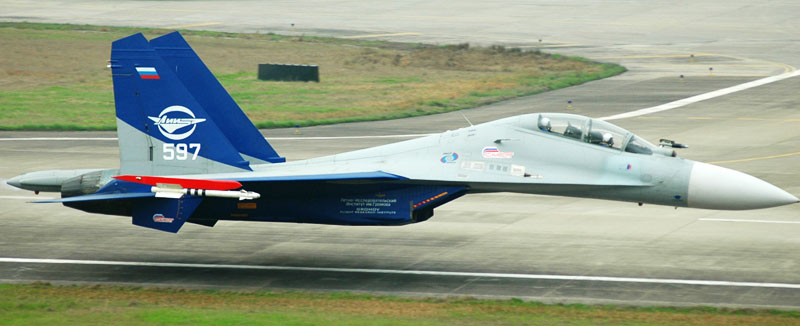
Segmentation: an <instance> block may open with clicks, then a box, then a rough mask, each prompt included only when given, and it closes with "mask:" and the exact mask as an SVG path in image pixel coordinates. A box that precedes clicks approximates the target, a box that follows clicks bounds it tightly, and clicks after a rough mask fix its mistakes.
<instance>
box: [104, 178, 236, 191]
mask: <svg viewBox="0 0 800 326" xmlns="http://www.w3.org/2000/svg"><path fill="white" fill-rule="evenodd" d="M114 179H117V180H122V181H128V182H136V183H141V184H146V185H151V186H157V185H158V184H159V183H166V184H173V185H180V186H181V187H183V188H192V189H205V190H231V189H238V188H241V187H242V184H241V183H239V182H238V181H233V180H202V179H181V178H164V177H149V176H138V175H120V176H116V177H114Z"/></svg>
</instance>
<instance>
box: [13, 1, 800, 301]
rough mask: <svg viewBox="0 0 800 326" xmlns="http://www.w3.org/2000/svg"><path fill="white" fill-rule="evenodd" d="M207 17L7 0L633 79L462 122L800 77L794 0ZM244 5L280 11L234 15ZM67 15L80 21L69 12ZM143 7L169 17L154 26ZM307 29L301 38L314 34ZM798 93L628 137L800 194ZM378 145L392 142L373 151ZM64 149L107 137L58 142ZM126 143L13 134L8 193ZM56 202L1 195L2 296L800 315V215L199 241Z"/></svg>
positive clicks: (448, 225)
mask: <svg viewBox="0 0 800 326" xmlns="http://www.w3.org/2000/svg"><path fill="white" fill-rule="evenodd" d="M192 4H193V5H192V10H189V9H187V8H189V7H188V6H186V2H174V3H173V2H166V3H164V2H156V3H151V2H134V1H131V2H127V1H121V2H115V3H114V5H111V4H106V3H97V2H82V1H50V2H27V1H9V2H4V3H0V9H2V12H3V15H0V19H2V20H30V21H47V22H75V23H96V24H120V25H138V26H159V27H163V26H165V25H164V24H163V20H161V21H159V17H160V15H161V14H160V13H159V11H158V10H157V9H159V8H162V9H164V8H165V9H166V10H163V11H164V12H166V11H169V12H171V14H170V15H171V17H172V19H173V21H175V22H174V24H175V25H177V24H184V25H191V24H204V23H206V24H207V23H210V22H218V23H219V24H210V25H202V26H200V25H198V26H197V27H196V28H201V29H220V30H231V31H250V30H260V31H267V30H269V31H276V32H279V31H285V32H288V33H318V34H326V35H336V36H364V35H367V37H370V36H369V35H375V34H382V35H384V36H375V37H377V38H399V39H403V40H413V41H427V42H474V43H501V44H507V45H517V46H523V47H531V48H534V47H542V49H549V50H552V51H557V52H562V53H568V54H579V55H583V56H587V57H590V58H595V59H598V60H605V61H613V62H619V63H622V64H623V65H625V66H626V67H628V68H629V69H630V72H628V73H626V74H623V75H621V76H619V77H614V78H610V79H606V80H602V81H596V82H591V83H587V84H584V85H580V86H576V87H571V88H568V89H563V90H558V91H554V92H549V93H545V94H540V95H536V96H531V97H526V98H520V99H515V100H511V101H506V102H502V103H496V104H493V105H489V106H485V107H481V108H476V109H472V110H467V111H463V112H462V113H463V114H464V115H466V116H467V117H468V118H469V119H470V120H471V121H472V122H473V123H480V122H485V121H490V120H493V119H497V118H502V117H506V116H510V115H514V114H521V113H530V112H572V113H577V114H583V115H588V116H592V117H605V116H611V115H615V114H619V113H624V112H631V111H635V110H639V109H643V108H649V107H655V106H658V105H661V104H664V103H669V102H673V101H677V100H681V99H685V98H690V97H692V96H696V95H700V94H706V93H708V92H712V91H715V90H719V89H724V88H728V87H731V86H736V85H741V84H744V83H747V82H750V81H753V80H759V79H761V78H764V77H766V76H773V75H780V74H784V73H791V72H793V71H795V69H794V67H793V66H794V65H799V64H800V61H798V60H800V59H798V57H796V56H795V55H794V54H795V53H798V49H800V42H799V41H797V40H795V39H793V37H794V36H792V35H793V34H792V33H790V31H796V30H798V29H800V26H798V24H800V23H798V21H800V20H798V19H796V18H798V17H797V16H799V15H800V14H798V13H797V12H798V11H796V10H788V9H791V8H793V7H796V4H794V3H792V2H789V1H787V2H771V3H769V4H750V3H748V4H744V3H742V4H736V3H733V4H731V3H729V2H722V1H720V2H714V1H711V2H705V3H703V4H693V5H687V6H685V7H681V4H652V3H647V4H630V3H627V2H626V3H614V2H612V3H607V4H606V5H604V6H600V5H592V10H591V12H592V15H591V16H587V15H585V14H574V15H572V14H571V13H572V12H573V11H571V10H584V11H585V9H586V8H581V5H582V4H583V3H582V2H580V1H567V2H558V3H553V4H550V7H545V6H544V5H541V4H540V5H532V6H526V5H524V4H515V3H509V4H507V5H506V4H502V3H501V4H497V3H493V4H492V8H484V6H486V5H482V4H479V3H478V2H474V3H472V2H466V3H464V4H463V5H460V6H457V7H456V8H447V10H445V9H446V8H441V6H443V5H441V4H436V3H418V4H416V5H413V6H411V5H401V4H393V3H385V4H383V8H384V10H383V11H381V12H375V10H374V9H372V8H369V9H368V8H359V6H358V5H356V4H355V3H353V4H351V5H346V4H345V5H343V4H342V3H337V4H336V5H333V4H328V3H325V2H322V3H319V4H318V6H316V7H315V8H318V10H316V12H312V13H308V12H302V15H301V14H300V12H301V11H299V9H298V8H295V7H294V6H296V5H293V4H291V3H278V4H272V6H273V7H272V8H271V9H270V10H269V11H263V12H262V15H259V16H258V17H256V15H255V12H258V10H248V12H245V11H244V10H241V11H240V10H228V11H222V12H217V13H215V12H214V11H215V10H216V7H215V6H219V3H213V2H198V3H192ZM237 4H238V5H241V6H243V7H244V6H245V5H247V6H249V7H248V8H252V6H260V5H259V4H258V2H252V3H251V2H246V3H245V2H241V3H240V2H236V1H233V2H226V3H225V6H226V7H228V8H236V7H237ZM56 6H60V8H63V9H59V10H52V9H53V8H55V7H56ZM372 7H376V6H372ZM377 7H381V6H377ZM680 8H683V9H680ZM715 8H717V9H716V11H715V10H712V9H715ZM718 8H724V9H718ZM483 9H488V10H483ZM137 10H139V12H141V11H142V10H145V11H147V12H148V13H151V15H147V17H144V18H142V17H141V15H135V13H136V12H137ZM445 11H447V12H448V15H438V14H435V13H443V12H445ZM475 11H481V12H480V13H476V12H475ZM264 12H267V14H263V13H264ZM754 12H756V13H759V14H758V15H754V14H753V13H754ZM423 13H426V14H423ZM264 15H266V16H264ZM108 17H114V18H113V21H111V20H110V18H108ZM276 17H280V18H276ZM353 17H364V18H363V19H354V18H353ZM565 17H570V18H565ZM599 17H607V18H616V19H601V18H599ZM268 18H275V19H268ZM300 18H302V19H300ZM283 20H286V24H283ZM288 20H293V21H294V23H296V26H295V27H294V30H292V29H291V28H289V27H288ZM171 23H173V22H171ZM555 27H558V28H555ZM409 31H410V32H415V33H417V34H413V33H412V34H408V32H409ZM403 32H406V34H402V35H397V36H385V35H392V34H397V33H403ZM542 35H544V36H542ZM538 38H543V39H544V41H543V43H542V44H539V43H538V41H537V39H538ZM549 39H558V40H559V41H557V42H555V41H552V42H551V41H550V40H549ZM556 48H557V50H556ZM690 53H693V54H696V55H695V57H694V58H689V57H687V56H688V55H689V54H690ZM201 55H202V54H201ZM710 66H713V67H714V70H713V72H711V73H709V70H708V68H709V67H710ZM212 69H213V67H212ZM680 75H684V78H680V77H679V76H680ZM799 88H800V78H797V77H793V78H788V79H784V80H780V81H776V82H773V83H769V84H766V85H763V86H759V87H755V88H750V89H745V90H741V91H737V92H732V93H730V94H726V95H724V96H719V97H714V98H710V99H707V100H704V101H700V102H696V103H692V104H688V105H684V106H679V107H676V108H674V109H671V110H667V111H661V112H657V113H653V114H648V115H642V116H638V117H632V118H627V119H620V120H615V121H614V123H616V124H618V125H620V126H622V127H624V128H626V129H629V130H631V131H633V132H635V133H637V134H639V135H641V136H643V137H645V138H647V139H649V140H651V141H657V140H658V139H659V138H670V139H674V140H676V141H679V142H684V143H688V144H689V145H690V146H691V147H690V148H688V149H685V150H680V151H679V154H680V155H681V156H683V157H687V158H690V159H694V160H699V161H704V162H716V163H717V164H719V165H722V166H726V167H729V168H733V169H737V170H741V171H743V172H746V173H749V174H752V175H754V176H757V177H759V178H762V179H764V180H766V181H768V182H770V183H773V184H775V185H777V186H779V187H781V188H783V189H785V190H787V191H788V192H790V193H792V194H794V195H795V196H800V94H798V93H797V92H796V90H797V89H799ZM567 101H572V105H571V106H568V105H567ZM465 125H466V121H465V120H464V119H463V118H462V117H461V114H460V113H450V114H443V115H436V116H428V117H417V118H410V119H401V120H392V121H381V122H364V123H353V124H347V125H332V126H320V127H312V128H303V129H301V130H300V131H301V134H300V135H296V134H295V130H292V129H281V130H265V131H264V133H265V135H266V136H267V137H268V139H270V142H271V143H272V144H273V145H274V147H275V148H276V149H277V150H278V152H279V153H280V154H282V155H284V156H286V157H287V158H288V159H289V160H298V159H305V158H310V157H316V156H321V155H326V154H334V153H338V152H342V151H347V150H353V149H359V148H364V147H369V146H374V145H380V144H385V143H390V142H394V141H400V140H403V139H407V136H397V137H395V136H392V135H415V134H425V133H433V132H439V131H443V130H446V129H456V128H460V127H463V126H465ZM378 135H383V136H389V137H385V138H380V137H369V136H378ZM363 136H368V137H363ZM62 137H63V138H71V137H83V138H107V139H96V140H87V139H81V140H63V139H59V140H56V139H54V138H62ZM113 137H115V134H114V133H107V132H88V133H87V132H64V133H61V132H59V133H44V132H0V178H10V177H12V176H15V175H17V174H21V173H24V172H29V171H36V170H44V169H57V168H63V169H71V168H87V167H98V168H101V167H115V166H118V153H117V146H116V142H115V141H114V140H113ZM11 138H16V139H14V140H11ZM49 195H50V194H46V193H43V194H40V195H39V196H34V195H33V194H31V193H30V192H25V191H19V190H15V189H13V188H11V187H9V186H7V185H5V184H2V183H0V281H2V282H30V281H50V282H57V283H90V284H94V283H113V284H136V285H141V284H146V285H158V286H181V287H215V288H236V289H240V288H245V289H305V290H336V291H364V292H375V293H392V294H404V295H423V296H436V295H443V296H478V297H498V298H507V297H518V298H524V299H529V300H538V301H545V302H588V303H596V302H603V303H625V304H668V305H720V306H746V307H775V308H783V309H798V307H800V289H798V286H800V268H799V267H800V258H798V257H799V256H798V255H797V252H800V238H798V237H797V234H798V233H799V232H800V205H790V206H784V207H779V208H773V209H765V210H756V211H744V212H726V211H707V210H694V209H677V210H676V209H673V208H670V207H660V206H650V205H645V206H644V207H638V206H636V205H635V204H628V203H618V202H607V201H599V200H584V199H573V198H560V197H546V196H530V195H518V194H508V193H499V194H483V195H471V196H467V197H464V198H461V199H459V200H456V201H454V202H451V203H449V204H447V205H445V206H443V207H441V208H439V209H437V210H436V214H435V216H434V217H433V218H432V219H431V220H429V221H427V222H424V223H420V224H415V225H409V226H403V227H338V226H320V225H295V224H270V223H247V222H221V223H219V224H218V225H217V226H216V227H214V228H206V227H202V226H196V225H187V226H185V227H184V228H183V229H182V230H181V231H180V233H178V234H177V235H176V234H167V233H162V232H158V231H154V230H149V229H144V228H139V227H135V226H132V225H131V224H130V220H129V219H126V218H122V217H115V216H103V215H93V214H86V213H83V212H79V211H75V210H71V209H68V208H65V207H62V206H60V205H52V204H51V205H43V204H28V203H26V201H28V200H32V199H33V198H34V197H42V196H49ZM3 259H6V260H3Z"/></svg>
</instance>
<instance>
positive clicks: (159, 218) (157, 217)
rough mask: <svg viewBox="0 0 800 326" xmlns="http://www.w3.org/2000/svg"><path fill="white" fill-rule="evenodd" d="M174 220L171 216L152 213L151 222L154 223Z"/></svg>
mask: <svg viewBox="0 0 800 326" xmlns="http://www.w3.org/2000/svg"><path fill="white" fill-rule="evenodd" d="M174 220H175V219H174V218H172V217H164V215H163V214H153V222H156V223H172V221H174Z"/></svg>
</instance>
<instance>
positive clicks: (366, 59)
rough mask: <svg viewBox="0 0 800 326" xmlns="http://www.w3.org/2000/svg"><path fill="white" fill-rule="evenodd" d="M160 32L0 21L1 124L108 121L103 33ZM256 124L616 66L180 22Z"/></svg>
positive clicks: (458, 100)
mask: <svg viewBox="0 0 800 326" xmlns="http://www.w3.org/2000/svg"><path fill="white" fill-rule="evenodd" d="M140 31H141V32H143V33H144V34H145V36H147V37H148V38H151V37H154V36H158V35H161V34H164V33H167V32H169V31H167V30H154V29H146V28H123V27H100V26H88V25H61V24H32V23H0V53H2V54H3V55H2V56H0V129H6V130H18V129H29V130H46V129H77V130H113V129H114V128H115V118H114V117H115V115H114V101H113V92H112V84H111V76H110V71H109V70H108V69H106V68H105V66H106V64H107V60H108V57H109V53H110V46H111V41H113V40H115V39H118V38H120V37H124V36H126V35H130V34H132V33H135V32H140ZM183 33H184V35H185V37H186V38H187V40H188V41H189V43H190V44H191V45H192V46H193V47H194V48H195V50H196V51H197V53H198V54H199V55H200V57H201V58H203V60H204V61H205V62H206V64H207V65H208V66H209V68H210V69H211V70H212V71H213V72H214V73H215V75H216V76H217V77H218V78H219V79H220V81H221V82H222V84H223V85H224V86H225V88H226V89H227V90H228V91H229V92H230V93H231V95H232V96H233V98H234V99H235V100H236V101H237V102H238V103H239V105H240V106H241V107H242V109H243V110H244V111H245V113H247V115H248V116H249V117H250V118H251V119H252V120H253V121H254V123H255V124H256V125H257V126H258V127H262V128H269V127H285V126H293V125H312V124H326V123H338V122H347V121H361V120H376V119H390V118H399V117H409V116H416V115H424V114H432V113H440V112H447V111H452V110H458V109H464V108H470V107H475V106H479V105H482V104H487V103H492V102H496V101H500V100H504V99H509V98H513V97H518V96H523V95H530V94H535V93H539V92H543V91H547V90H552V89H558V88H563V87H567V86H571V85H576V84H580V83H584V82H587V81H590V80H595V79H600V78H605V77H609V76H613V75H616V74H619V73H622V72H624V71H625V69H624V68H623V67H621V66H618V65H613V64H600V63H595V62H590V61H587V60H584V59H581V58H574V57H565V56H560V55H555V54H545V53H539V52H538V51H533V52H530V51H520V50H519V49H508V48H504V47H500V46H494V47H488V48H476V47H470V46H469V45H468V44H460V45H448V46H437V45H424V44H417V43H393V42H385V41H363V40H343V39H334V38H321V37H302V36H300V37H289V36H281V35H272V34H234V33H220V32H203V31H199V32H198V31H185V32H183ZM259 63H296V64H318V65H319V66H320V79H321V82H320V83H298V82H267V81H260V80H258V79H257V78H256V70H257V65H258V64H259Z"/></svg>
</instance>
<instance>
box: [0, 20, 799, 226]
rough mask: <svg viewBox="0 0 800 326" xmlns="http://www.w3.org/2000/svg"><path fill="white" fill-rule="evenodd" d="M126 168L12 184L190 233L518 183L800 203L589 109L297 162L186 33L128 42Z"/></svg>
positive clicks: (747, 202)
mask: <svg viewBox="0 0 800 326" xmlns="http://www.w3.org/2000/svg"><path fill="white" fill-rule="evenodd" d="M110 68H111V71H112V75H113V76H112V77H113V83H114V99H115V105H116V116H117V133H118V136H119V137H118V138H119V149H120V167H119V169H104V170H72V171H63V170H59V171H40V172H33V173H28V174H23V175H20V176H17V177H14V178H12V179H10V180H8V181H7V183H8V184H10V185H13V186H16V187H19V188H23V189H28V190H33V191H36V192H39V191H51V192H60V193H61V198H60V199H54V200H45V201H40V203H63V204H64V205H65V206H68V207H72V208H76V209H80V210H84V211H87V212H92V213H101V214H114V215H123V216H131V217H132V221H133V224H135V225H139V226H144V227H148V228H153V229H157V230H162V231H168V232H177V231H178V230H179V229H180V228H181V226H182V225H183V224H184V223H186V222H189V223H196V224H200V225H205V226H214V225H215V224H216V223H217V221H220V220H242V221H266V222H296V223H318V224H336V225H404V224H409V223H416V222H422V221H425V220H427V219H429V218H430V217H431V216H433V213H434V209H435V208H436V207H439V206H441V205H442V204H445V203H447V202H449V201H451V200H454V199H456V198H459V197H461V196H464V195H467V194H474V193H488V192H517V193H528V194H543V195H555V196H570V197H581V198H597V199H607V200H617V201H626V202H634V203H639V204H642V203H649V204H656V205H667V206H674V207H693V208H705V209H722V210H742V209H756V208H766V207H774V206H780V205H786V204H791V203H797V202H798V199H797V198H796V197H795V196H793V195H791V194H789V193H787V192H785V191H783V190H781V189H779V188H777V187H775V186H773V185H771V184H769V183H767V182H764V181H762V180H759V179H757V178H755V177H752V176H750V175H747V174H744V173H741V172H737V171H734V170H730V169H726V168H723V167H719V166H714V165H710V164H706V163H701V162H694V161H691V160H687V159H684V158H681V157H677V155H676V153H675V151H674V149H672V148H675V147H683V146H682V145H680V144H677V143H675V142H670V141H663V142H661V144H659V146H656V145H653V144H651V143H650V142H648V141H647V140H645V139H643V138H642V137H639V136H637V135H635V134H634V133H632V132H630V131H627V130H625V129H623V128H620V127H618V126H615V125H613V124H611V123H609V122H606V121H601V120H598V119H592V118H589V117H584V116H579V115H573V114H562V113H536V114H526V115H520V116H514V117H509V118H505V119H500V120H496V121H492V122H488V123H484V124H479V125H474V126H469V127H465V128H461V129H458V130H451V131H446V132H443V133H440V134H436V135H431V136H426V137H422V138H418V139H413V140H408V141H403V142H398V143H394V144H389V145H383V146H378V147H374V148H368V149H362V150H357V151H353V152H348V153H343V154H338V155H332V156H325V157H319V158H314V159H309V160H302V161H295V162H286V160H285V159H284V158H283V157H281V156H280V155H278V154H277V153H276V151H275V150H274V149H273V148H272V147H271V146H270V144H269V143H268V142H267V141H266V140H265V139H264V137H263V136H262V135H261V133H260V132H259V131H258V129H256V128H255V127H254V126H253V124H252V123H251V122H250V120H249V119H248V118H247V117H246V116H245V114H244V113H243V112H242V110H241V109H240V108H239V106H238V105H237V104H236V103H235V102H234V100H233V99H232V98H231V96H230V95H229V94H228V93H227V92H226V91H225V89H224V88H223V87H222V85H221V84H220V83H219V82H218V81H217V79H216V78H214V76H213V75H212V73H211V72H210V71H209V69H208V68H207V67H206V66H205V64H204V63H203V62H202V61H201V60H200V58H199V57H198V56H197V54H196V53H195V52H194V50H192V48H191V47H190V46H189V44H188V43H187V42H186V41H185V40H184V39H183V37H182V36H181V35H180V34H179V33H178V32H174V33H170V34H166V35H163V36H160V37H157V38H154V39H152V40H149V41H148V40H147V39H145V37H144V36H142V35H141V34H135V35H131V36H128V37H125V38H122V39H119V40H117V41H114V42H113V44H112V49H111V60H110Z"/></svg>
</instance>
